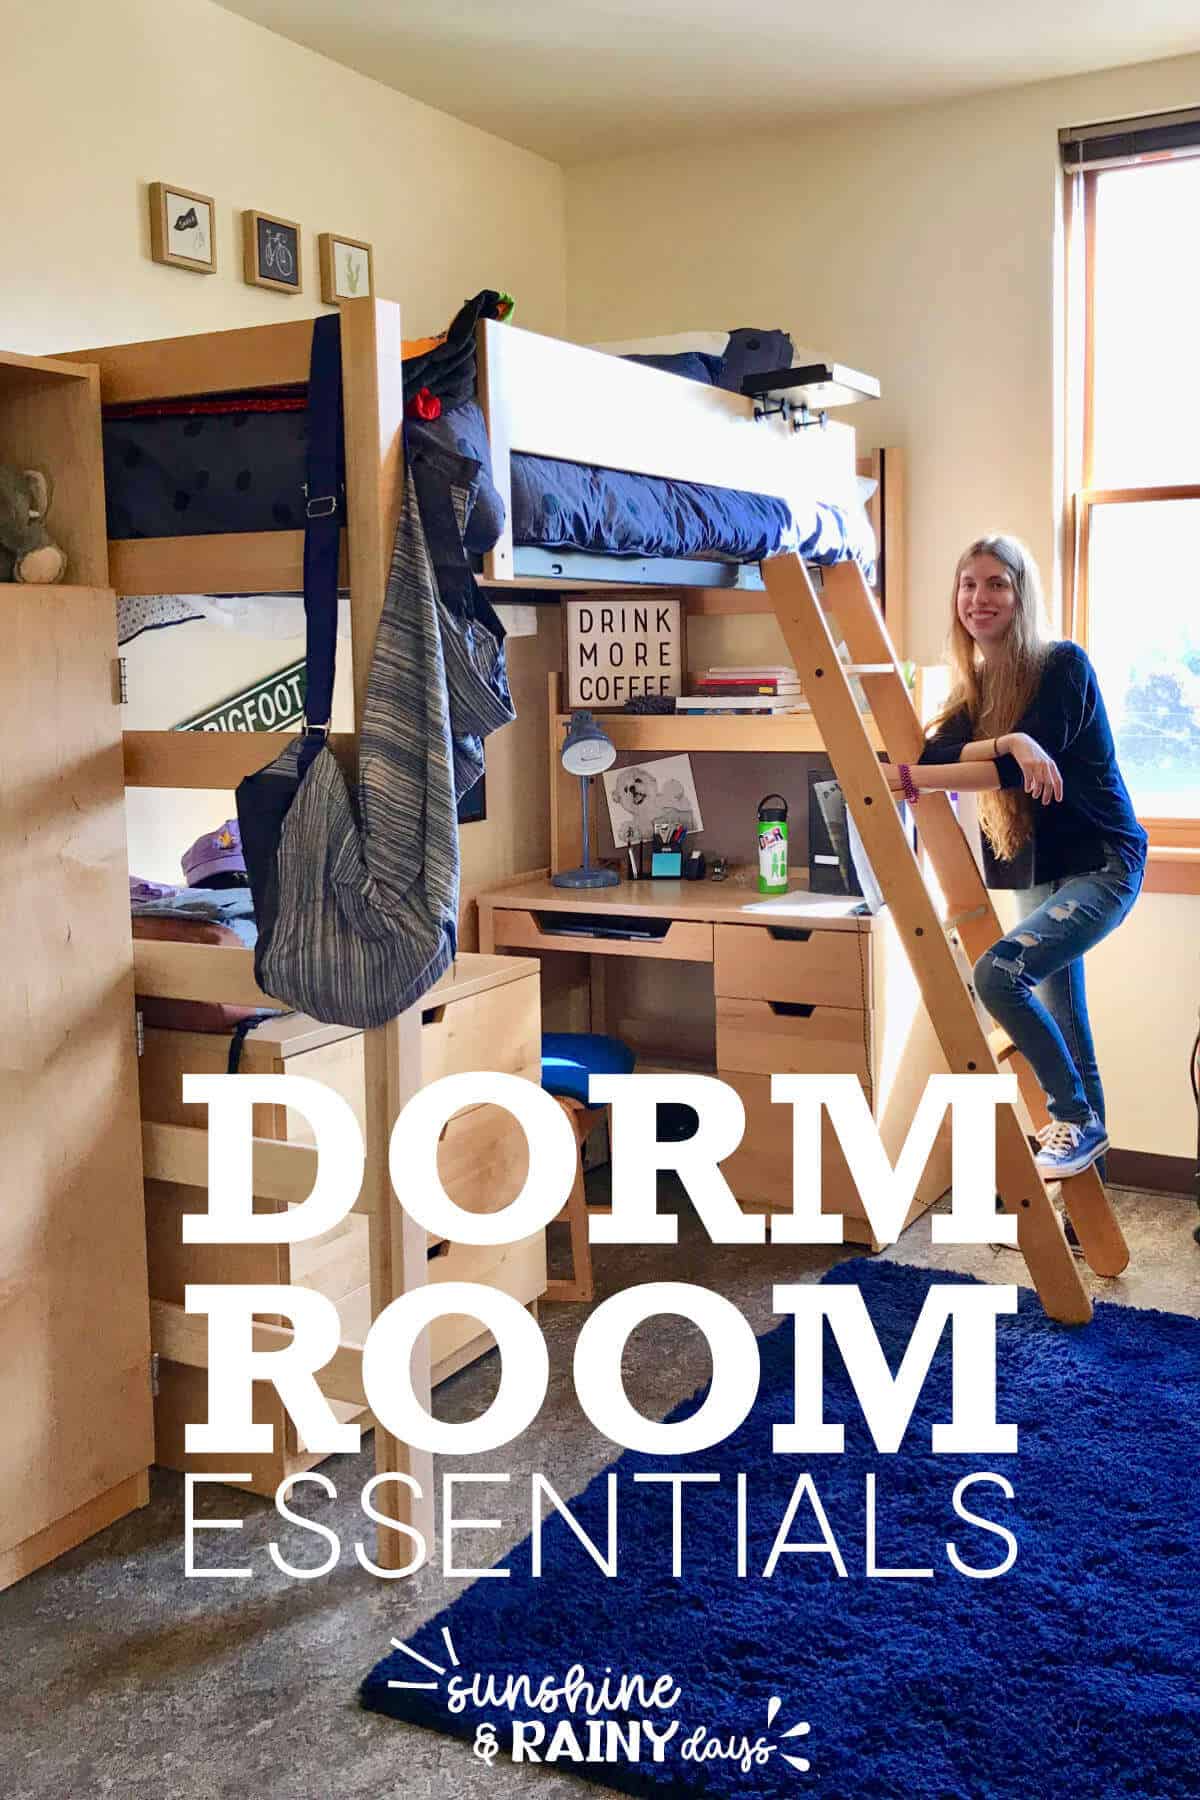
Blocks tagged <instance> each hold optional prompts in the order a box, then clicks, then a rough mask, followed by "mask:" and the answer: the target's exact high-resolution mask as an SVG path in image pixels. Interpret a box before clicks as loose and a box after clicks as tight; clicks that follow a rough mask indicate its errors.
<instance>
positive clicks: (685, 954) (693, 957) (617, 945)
mask: <svg viewBox="0 0 1200 1800" xmlns="http://www.w3.org/2000/svg"><path fill="white" fill-rule="evenodd" d="M551 916H552V915H547V916H546V921H545V923H544V924H543V922H542V921H541V920H540V919H539V917H538V915H537V914H536V913H534V912H528V911H525V910H521V911H516V910H514V911H509V910H508V909H507V908H498V909H497V911H496V912H495V914H494V916H493V922H494V928H495V941H496V944H497V946H499V945H501V944H503V945H505V946H506V947H507V948H509V949H521V950H573V951H574V952H575V954H576V955H577V956H578V955H582V956H658V957H663V958H665V959H667V960H669V961H674V962H700V963H710V962H711V961H712V959H713V928H712V926H711V925H710V924H708V923H707V922H705V921H701V920H696V919H672V920H671V923H670V924H669V925H668V926H667V929H666V931H665V932H664V933H663V935H662V936H661V937H656V938H624V937H611V938H610V937H577V936H575V935H573V934H571V933H568V932H562V931H554V930H553V929H551V928H550V918H551ZM648 923H657V921H648Z"/></svg>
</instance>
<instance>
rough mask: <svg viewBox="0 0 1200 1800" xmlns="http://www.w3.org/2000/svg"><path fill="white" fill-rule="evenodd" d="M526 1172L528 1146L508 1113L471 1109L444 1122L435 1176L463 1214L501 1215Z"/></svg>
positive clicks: (517, 1192)
mask: <svg viewBox="0 0 1200 1800" xmlns="http://www.w3.org/2000/svg"><path fill="white" fill-rule="evenodd" d="M539 1073H540V1069H539ZM528 1173H529V1146H528V1144H527V1142H526V1139H525V1133H524V1132H523V1131H522V1129H521V1127H520V1125H519V1124H518V1123H517V1121H516V1119H514V1118H513V1116H512V1114H511V1113H508V1112H505V1111H504V1110H503V1109H502V1108H501V1107H498V1106H473V1107H472V1108H471V1110H470V1111H469V1112H464V1113H456V1114H455V1116H454V1118H452V1119H450V1120H449V1121H448V1122H447V1124H446V1128H445V1130H444V1131H443V1132H442V1137H441V1142H440V1143H439V1144H438V1174H439V1175H440V1176H441V1178H442V1186H443V1187H444V1188H445V1190H446V1192H447V1193H448V1194H449V1196H450V1198H451V1200H453V1202H454V1204H455V1205H456V1206H461V1208H462V1210H463V1211H464V1212H469V1213H488V1212H499V1211H500V1209H501V1208H502V1207H505V1206H508V1205H509V1204H510V1202H512V1201H513V1200H515V1199H516V1197H517V1195H518V1194H519V1193H520V1191H521V1189H522V1188H523V1187H524V1185H525V1178H526V1176H527V1175H528ZM401 1199H403V1195H401Z"/></svg>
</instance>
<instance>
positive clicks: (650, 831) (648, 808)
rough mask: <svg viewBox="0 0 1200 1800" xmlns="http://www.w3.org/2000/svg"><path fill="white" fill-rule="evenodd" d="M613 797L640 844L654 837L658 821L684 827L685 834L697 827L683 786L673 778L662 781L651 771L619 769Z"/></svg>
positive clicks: (613, 785)
mask: <svg viewBox="0 0 1200 1800" xmlns="http://www.w3.org/2000/svg"><path fill="white" fill-rule="evenodd" d="M612 797H613V802H614V804H615V805H617V806H619V807H620V808H621V810H622V811H623V812H625V813H628V815H629V818H630V821H631V823H632V826H633V832H634V837H635V839H636V840H637V841H639V842H640V841H641V840H643V839H645V838H651V837H653V836H654V825H655V821H656V820H665V821H668V822H669V823H670V824H671V825H672V826H675V825H682V826H683V827H684V829H685V830H686V831H692V830H694V828H695V824H696V815H695V812H694V811H693V808H692V806H691V803H690V801H689V800H688V796H687V793H686V791H685V790H684V787H683V783H682V782H680V781H676V780H675V779H674V778H673V777H672V778H671V779H670V780H668V781H662V782H660V781H659V779H658V777H657V775H655V774H654V772H653V770H652V769H647V768H643V767H641V766H640V765H639V766H637V767H635V768H632V769H620V770H618V772H617V774H616V775H615V776H614V777H613V780H612ZM624 836H625V833H623V832H618V833H617V837H618V840H621V839H623V838H624Z"/></svg>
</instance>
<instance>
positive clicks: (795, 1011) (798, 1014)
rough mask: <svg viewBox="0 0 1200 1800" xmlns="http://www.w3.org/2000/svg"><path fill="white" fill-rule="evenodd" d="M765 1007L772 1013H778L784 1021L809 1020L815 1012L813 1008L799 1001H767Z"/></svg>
mask: <svg viewBox="0 0 1200 1800" xmlns="http://www.w3.org/2000/svg"><path fill="white" fill-rule="evenodd" d="M767 1005H768V1006H769V1007H770V1009H771V1011H772V1012H773V1013H779V1014H780V1015H781V1016H782V1017H783V1018H785V1019H811V1018H812V1016H813V1014H814V1013H815V1012H816V1010H817V1009H816V1007H815V1006H808V1005H805V1004H804V1003H803V1002H801V1001H799V1000H768V1001H767Z"/></svg>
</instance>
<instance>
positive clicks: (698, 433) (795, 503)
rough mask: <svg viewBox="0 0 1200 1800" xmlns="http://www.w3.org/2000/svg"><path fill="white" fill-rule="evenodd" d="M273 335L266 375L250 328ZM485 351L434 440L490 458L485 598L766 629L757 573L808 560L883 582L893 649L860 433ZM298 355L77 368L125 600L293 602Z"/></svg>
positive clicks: (204, 352)
mask: <svg viewBox="0 0 1200 1800" xmlns="http://www.w3.org/2000/svg"><path fill="white" fill-rule="evenodd" d="M267 330H269V331H270V332H271V333H272V340H273V341H272V348H271V352H270V354H269V356H267V357H261V356H259V355H257V354H256V350H255V347H254V336H255V331H267ZM476 338H477V344H476V356H475V362H476V365H477V376H478V380H477V398H478V404H476V403H475V402H474V401H470V402H467V403H463V404H459V403H457V402H456V403H455V409H454V411H453V412H452V413H450V414H449V415H448V417H447V419H446V421H444V423H445V424H446V425H449V426H451V430H452V439H451V441H453V442H455V444H456V447H458V448H460V449H462V450H464V451H466V453H467V454H471V455H475V456H477V458H478V459H479V460H481V461H482V462H484V463H485V464H486V463H487V462H488V461H489V460H490V465H491V477H492V481H493V483H494V489H495V493H496V496H497V497H498V500H499V502H500V505H499V506H498V507H497V508H496V511H497V512H498V513H499V515H500V520H501V521H502V523H499V524H498V526H497V530H498V536H497V535H496V531H493V532H492V533H491V534H490V535H489V536H486V537H485V538H484V540H483V546H482V547H483V554H482V555H480V556H477V558H476V563H477V567H478V569H479V573H480V579H481V581H482V583H483V584H484V585H485V586H488V587H494V588H499V589H510V588H516V589H520V590H521V591H523V592H525V593H528V594H529V595H530V597H536V596H537V594H538V593H539V591H540V592H542V593H544V594H545V595H546V597H551V596H552V595H557V594H559V593H561V592H563V591H565V590H569V589H577V588H585V589H586V588H593V589H595V588H606V587H609V588H611V587H612V586H619V587H633V586H644V585H652V586H656V587H675V588H679V589H681V590H683V591H684V592H685V594H687V596H688V597H689V603H690V606H691V610H694V611H700V612H720V611H765V610H769V606H768V602H767V600H766V597H765V595H764V594H763V592H762V579H761V575H760V573H759V563H760V562H761V561H762V560H763V559H765V558H766V557H768V556H770V555H772V554H775V553H776V552H778V551H780V550H785V549H799V550H800V551H801V553H802V554H803V555H804V556H805V558H806V560H808V561H810V563H815V564H819V563H831V562H834V561H838V560H842V559H843V558H845V557H848V556H854V557H855V559H856V560H857V561H858V562H859V563H860V566H862V567H863V568H864V571H865V572H866V573H867V574H868V577H869V578H870V577H871V576H872V575H874V573H875V571H876V569H878V582H877V586H876V591H877V594H878V595H879V598H880V602H881V606H885V607H886V608H887V609H888V613H889V619H890V622H891V624H892V626H893V633H894V636H896V637H899V636H900V635H901V633H900V631H899V626H900V623H901V614H902V610H903V609H902V591H901V590H902V575H903V547H902V544H901V543H900V542H899V541H898V540H899V521H900V518H901V514H902V473H903V471H902V467H901V458H900V453H899V452H898V451H887V452H876V453H875V456H874V457H873V458H871V459H867V460H866V461H864V462H863V463H861V464H858V465H857V466H856V460H855V449H854V433H853V431H852V430H851V429H850V428H849V427H848V426H846V425H844V424H842V423H840V422H835V421H832V420H828V419H827V418H826V416H825V415H824V414H821V415H820V417H821V424H820V426H819V428H818V427H817V426H816V425H815V424H813V426H812V428H809V429H794V428H793V427H794V424H795V422H796V420H795V415H794V413H793V416H792V417H789V416H788V413H787V409H786V408H784V409H780V408H779V407H778V406H776V407H774V408H773V409H771V410H772V412H773V416H768V417H764V416H760V415H762V414H763V413H764V412H765V411H767V410H768V409H767V408H765V407H764V406H763V404H762V403H761V401H762V397H761V396H760V397H759V398H755V397H752V396H750V395H749V394H743V393H739V392H731V391H729V389H728V388H726V387H721V386H716V385H708V384H702V383H701V382H700V381H699V380H696V379H681V378H680V376H679V374H677V373H674V372H672V373H667V372H666V371H665V370H664V369H663V368H661V367H648V366H645V365H644V364H643V363H641V362H639V361H637V360H624V359H621V358H617V357H614V356H612V355H608V354H605V353H603V352H600V351H595V350H588V349H584V348H582V347H580V346H578V345H574V344H569V343H565V342H563V341H561V340H558V339H554V338H547V337H543V336H539V335H537V334H534V333H532V332H527V331H522V330H518V329H516V328H515V327H513V326H511V325H508V324H501V323H499V322H497V321H495V320H491V319H485V320H483V321H481V322H480V324H479V326H478V328H477V334H476ZM785 341H786V340H785ZM308 343H309V328H308V324H307V321H298V322H292V321H288V322H285V323H281V324H279V325H277V326H271V327H257V328H252V329H251V330H250V331H231V332H222V333H216V334H211V335H208V336H205V337H203V338H190V339H183V340H175V341H174V343H173V344H172V346H171V350H170V352H169V362H170V373H169V379H168V382H167V386H168V387H169V389H170V391H169V392H168V391H167V390H166V388H165V387H164V381H163V379H162V377H163V375H164V373H165V372H166V371H165V360H164V359H166V358H167V357H168V351H167V346H165V345H159V346H153V345H130V346H119V347H117V348H115V349H112V350H104V351H99V352H94V353H89V354H95V355H96V356H97V358H98V359H99V361H100V363H101V366H102V369H103V370H104V396H103V397H104V407H105V420H106V423H105V465H106V482H107V488H108V525H109V542H110V558H111V567H112V580H113V585H114V586H115V587H116V588H117V591H118V593H120V594H121V595H123V596H136V595H163V594H186V593H188V592H202V593H205V594H212V595H216V594H231V593H236V592H239V591H240V592H264V593H267V592H270V593H286V592H291V591H297V590H298V589H299V586H300V567H301V557H302V543H303V534H302V530H301V529H300V527H301V525H302V511H303V501H302V498H301V483H302V480H303V456H304V412H303V409H304V405H305V392H304V389H305V381H306V376H307V363H306V358H307V354H308ZM405 348H406V349H407V348H408V347H407V346H406V347H405ZM414 348H415V347H414ZM669 360H670V361H671V363H672V364H673V365H674V364H676V363H680V362H682V363H687V364H691V365H695V364H697V363H702V362H707V363H714V362H716V361H717V359H715V358H699V357H690V358H689V357H685V358H673V359H669ZM863 379H865V378H863ZM217 382H219V383H220V386H219V387H218V386H216V385H215V384H216V383H217ZM872 385H873V384H872ZM826 391H827V390H826V389H825V388H819V387H809V388H808V389H805V390H802V392H806V393H813V394H818V395H819V394H822V393H824V392H826ZM864 392H869V389H866V390H864ZM842 397H843V398H844V397H845V396H844V395H843V396H842ZM172 415H174V416H172ZM418 428H419V427H418ZM864 475H865V476H868V477H869V478H870V485H872V486H873V487H874V490H875V491H874V494H873V496H872V498H871V499H870V500H869V501H868V502H867V505H866V508H865V509H864V506H863V504H862V501H861V499H860V483H861V477H863V476H864ZM889 496H890V498H889ZM493 539H494V541H493ZM472 547H477V546H472V545H471V544H470V542H468V548H472ZM885 584H886V586H885ZM498 597H499V596H498Z"/></svg>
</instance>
